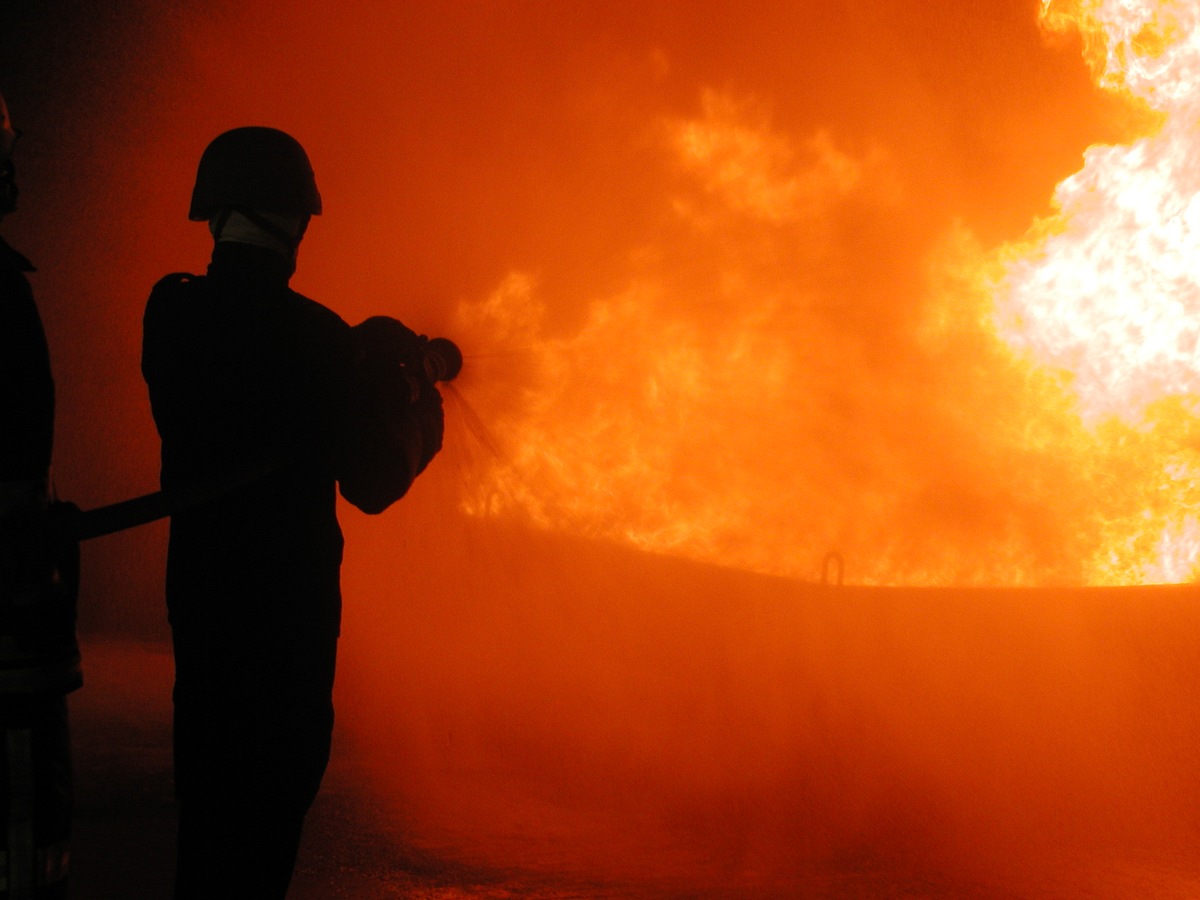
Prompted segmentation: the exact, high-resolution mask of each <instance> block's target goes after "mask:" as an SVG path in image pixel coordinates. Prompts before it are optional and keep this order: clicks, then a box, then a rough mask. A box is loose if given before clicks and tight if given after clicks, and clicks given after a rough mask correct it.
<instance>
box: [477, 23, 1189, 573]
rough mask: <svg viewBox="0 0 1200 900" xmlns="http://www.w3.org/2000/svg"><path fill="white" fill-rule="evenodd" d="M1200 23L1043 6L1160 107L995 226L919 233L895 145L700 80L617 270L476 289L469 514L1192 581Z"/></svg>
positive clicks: (667, 540)
mask: <svg viewBox="0 0 1200 900" xmlns="http://www.w3.org/2000/svg"><path fill="white" fill-rule="evenodd" d="M1196 18H1197V13H1196V12H1195V11H1194V10H1192V9H1191V8H1190V7H1185V6H1183V5H1171V4H1165V5H1163V6H1161V7H1159V8H1158V10H1157V12H1153V11H1149V10H1148V8H1144V7H1143V6H1141V5H1139V4H1135V3H1132V2H1121V3H1117V2H1107V3H1102V2H1084V0H1080V2H1076V3H1075V4H1073V5H1072V6H1070V7H1069V8H1068V7H1067V6H1066V5H1064V4H1060V3H1053V4H1051V3H1047V4H1045V5H1044V7H1043V10H1042V21H1043V24H1044V25H1045V27H1046V28H1048V29H1051V30H1063V29H1066V28H1075V29H1078V30H1079V31H1080V32H1081V33H1082V34H1083V35H1084V37H1085V49H1086V52H1087V53H1088V55H1089V56H1088V58H1089V61H1090V63H1091V65H1092V67H1093V70H1094V72H1095V73H1096V76H1097V79H1098V81H1099V82H1100V84H1101V85H1103V86H1104V87H1106V88H1108V89H1111V90H1117V91H1121V92H1123V93H1124V94H1125V95H1127V96H1128V97H1129V98H1130V99H1131V103H1137V104H1141V105H1143V106H1145V105H1149V108H1150V109H1152V110H1153V111H1154V112H1155V117H1154V121H1155V122H1156V123H1157V129H1156V131H1155V133H1154V134H1152V135H1149V136H1143V137H1140V138H1138V139H1137V140H1135V141H1133V142H1132V143H1130V144H1128V145H1124V146H1108V147H1100V146H1097V147H1092V148H1091V149H1089V150H1088V151H1087V153H1086V155H1085V165H1084V168H1083V169H1082V170H1081V171H1080V172H1079V173H1077V174H1076V175H1074V176H1072V177H1071V178H1068V179H1067V180H1065V181H1064V182H1063V183H1062V184H1061V185H1060V186H1059V188H1058V191H1057V193H1056V195H1055V198H1054V202H1055V206H1056V212H1055V213H1054V214H1053V215H1050V216H1048V217H1046V218H1044V219H1041V220H1039V221H1037V222H1035V223H1034V225H1033V226H1032V227H1031V228H1030V230H1029V232H1028V234H1027V235H1026V236H1025V237H1024V238H1023V239H1022V240H1020V241H1017V242H1014V243H1012V244H1009V245H1005V246H1002V247H1000V248H998V249H995V250H991V251H988V250H986V249H984V248H982V247H980V246H979V244H978V241H977V240H976V239H975V238H974V237H973V236H972V235H971V234H970V233H969V231H968V230H967V229H965V228H963V227H956V228H954V229H952V230H951V231H950V232H949V233H947V234H945V235H943V236H942V238H941V240H940V241H935V249H934V251H933V252H932V253H930V252H929V250H928V249H927V247H928V242H927V241H925V242H918V239H917V238H909V237H907V231H915V230H918V226H916V225H912V226H910V225H909V223H907V222H904V223H902V224H900V225H898V224H896V221H895V220H897V219H901V218H903V217H904V216H906V215H909V213H907V212H906V211H905V203H904V201H905V198H906V195H907V194H908V193H909V192H910V188H909V186H908V185H907V184H905V183H904V180H903V178H902V177H901V176H900V175H899V173H898V170H897V168H896V167H895V166H894V165H893V164H892V161H891V157H890V154H889V152H888V150H887V149H886V148H881V147H873V146H869V147H859V148H853V147H849V146H846V145H845V144H844V142H841V141H839V140H838V139H837V137H836V136H835V135H834V134H833V133H831V132H830V131H828V130H817V131H816V132H815V133H812V134H810V135H809V136H807V137H804V138H800V139H797V138H796V137H794V136H793V135H790V134H787V133H785V132H782V131H780V130H779V129H778V128H776V127H775V126H774V125H773V123H772V121H771V115H770V109H769V107H768V106H767V105H766V104H765V103H762V102H760V101H758V100H755V99H753V98H745V97H742V98H739V97H735V96H733V95H732V94H729V93H722V92H717V91H706V92H704V93H703V95H702V97H701V104H700V110H699V114H698V115H697V116H695V117H694V118H690V119H679V120H671V121H667V122H665V123H663V126H662V129H661V132H660V133H661V135H662V143H661V147H662V148H663V151H664V153H665V155H666V156H667V158H669V159H670V160H671V161H672V165H673V175H674V180H673V181H672V182H671V189H672V194H671V197H670V199H669V214H668V215H666V216H664V223H663V226H662V230H661V233H660V234H659V235H657V238H656V240H655V242H654V243H652V244H650V245H647V246H643V247H641V248H640V249H638V250H637V251H636V252H635V253H634V254H633V256H632V258H631V261H630V266H631V274H630V277H629V280H628V284H627V287H626V288H625V289H624V290H623V291H620V292H618V293H616V294H615V295H613V296H606V297H586V296H584V297H579V298H576V301H577V303H578V304H579V307H580V308H581V309H583V310H585V311H586V312H585V315H584V316H583V319H582V321H583V325H582V326H581V327H580V328H579V329H578V330H577V331H576V332H574V333H572V334H556V333H553V329H552V328H551V327H550V326H548V325H547V324H546V320H547V317H546V316H545V310H544V301H543V300H542V299H541V298H540V297H539V296H538V287H537V283H536V280H535V279H534V278H532V277H530V276H529V275H527V274H524V273H514V274H513V275H512V276H510V278H509V279H508V280H507V281H506V282H505V283H504V284H503V285H502V286H501V287H500V288H499V289H498V290H497V291H496V292H495V293H494V294H493V295H492V296H491V297H489V298H488V299H487V300H485V301H484V302H482V303H478V304H473V305H465V306H464V307H463V308H462V309H461V310H460V313H459V321H458V323H457V326H456V330H455V332H454V333H456V334H462V335H464V336H465V337H466V340H467V341H468V342H469V341H470V336H471V335H474V336H475V337H476V340H477V342H478V344H479V345H481V346H488V345H490V346H493V347H497V346H498V347H505V348H508V349H509V352H508V354H507V356H506V357H504V359H503V360H501V358H500V357H493V358H492V360H491V361H492V362H494V363H496V365H494V366H492V367H490V368H489V367H488V365H487V361H481V366H482V369H481V373H480V378H479V379H478V380H477V381H476V382H475V383H474V384H472V386H471V388H470V390H469V391H468V395H469V399H470V400H471V401H472V402H474V403H476V404H477V405H478V406H480V407H481V408H484V409H486V410H487V416H486V418H487V420H488V421H489V423H490V425H491V427H492V428H493V430H494V433H495V435H496V436H497V437H498V440H497V441H495V442H494V443H492V444H489V446H490V447H493V448H498V449H499V451H500V452H499V454H498V456H494V457H492V459H491V463H490V464H489V465H487V466H485V467H484V468H485V470H486V471H485V473H484V475H483V476H482V477H481V478H480V480H479V481H478V483H477V485H476V486H475V489H474V490H473V491H472V493H471V494H470V496H469V497H468V498H467V500H466V501H465V503H466V507H467V509H468V511H469V512H471V513H472V514H475V515H498V514H511V513H513V512H521V513H523V514H524V515H526V516H527V517H528V518H529V519H530V520H532V521H533V522H535V523H537V524H538V525H540V526H542V527H545V528H553V529H560V530H564V531H567V532H570V533H575V534H582V535H587V536H591V537H597V538H602V539H608V540H616V541H622V542H628V543H632V544H633V545H635V546H638V547H641V548H643V549H645V550H648V551H652V552H661V553H672V554H678V555H682V556H686V557H689V558H693V559H700V560H704V561H709V562H717V563H720V564H724V565H730V566H735V567H739V568H746V569H750V570H754V571H760V572H768V573H773V574H779V575H784V576H788V577H799V578H814V577H816V576H817V574H818V572H819V566H820V561H821V560H822V559H823V558H824V557H825V556H826V554H827V553H828V552H829V551H837V552H839V553H841V554H842V556H843V557H844V558H846V560H847V573H848V574H847V577H848V578H849V579H852V580H855V581H858V582H860V583H868V584H885V583H893V584H895V583H907V584H932V585H965V584H997V583H999V584H1112V583H1140V582H1157V581H1179V580H1182V579H1186V578H1189V577H1191V574H1192V571H1193V570H1194V569H1195V567H1196V564H1197V559H1198V555H1200V543H1198V542H1197V541H1198V538H1200V490H1198V489H1197V482H1196V465H1195V460H1194V455H1195V452H1196V451H1195V448H1196V447H1197V446H1200V444H1198V443H1197V441H1198V438H1200V435H1198V434H1197V419H1196V418H1195V417H1194V415H1193V408H1194V400H1193V396H1194V394H1195V392H1196V391H1197V387H1198V385H1200V381H1198V371H1197V353H1198V349H1197V348H1198V342H1200V324H1198V323H1197V320H1196V319H1195V317H1189V312H1190V311H1192V310H1196V309H1200V273H1198V272H1197V268H1196V266H1197V263H1196V262H1194V260H1195V259H1197V258H1200V257H1196V255H1195V253H1194V247H1195V244H1196V241H1195V237H1196V234H1197V229H1198V228H1200V201H1197V200H1196V199H1195V198H1196V197H1197V195H1198V192H1200V164H1197V163H1196V162H1194V161H1193V160H1194V154H1192V152H1191V150H1192V148H1193V147H1194V146H1195V144H1196V134H1195V127H1194V125H1193V123H1194V122H1195V121H1196V116H1195V115H1194V109H1192V106H1191V105H1192V104H1194V103H1195V100H1194V99H1193V95H1197V96H1200V92H1197V91H1195V90H1194V89H1188V88H1187V87H1185V86H1184V85H1185V83H1189V84H1192V85H1195V84H1196V83H1197V79H1196V77H1195V73H1196V72H1197V71H1198V70H1200V63H1198V62H1197V60H1198V59H1200V52H1198V51H1197V41H1198V38H1197V37H1196V35H1197V33H1198V30H1197V28H1196V21H1195V20H1196ZM1189 78H1190V81H1188V79H1189ZM1145 120H1146V117H1145V116H1143V117H1142V121H1145ZM909 206H911V204H909ZM516 361H520V362H521V363H522V364H523V367H518V368H519V375H514V374H513V371H514V365H513V364H514V363H515V362H516Z"/></svg>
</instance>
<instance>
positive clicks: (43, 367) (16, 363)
mask: <svg viewBox="0 0 1200 900" xmlns="http://www.w3.org/2000/svg"><path fill="white" fill-rule="evenodd" d="M31 271H33V266H32V265H30V263H29V260H27V259H25V257H24V256H22V255H21V254H19V253H17V252H16V251H15V250H13V249H12V248H11V247H10V246H9V245H8V244H7V243H6V242H5V241H4V240H3V239H0V494H2V495H0V694H63V693H67V692H69V691H73V690H75V689H76V688H77V687H79V685H80V684H81V683H82V676H81V674H80V668H79V647H78V644H77V642H76V639H75V602H76V593H77V590H76V589H77V584H78V566H79V561H78V547H77V546H75V545H74V544H73V543H71V542H70V541H68V540H65V539H63V538H61V537H59V536H57V535H56V534H55V533H54V531H53V529H52V528H51V523H50V520H49V517H48V509H47V504H46V493H45V492H46V487H45V486H46V484H47V481H48V478H49V470H50V456H51V449H52V446H53V440H54V380H53V378H52V376H51V373H50V355H49V352H48V351H47V347H46V335H45V331H44V330H43V328H42V320H41V317H40V316H39V315H38V310H37V305H36V303H35V302H34V298H33V290H32V289H31V288H30V286H29V280H28V278H26V276H25V273H26V272H31ZM22 494H23V495H24V496H22Z"/></svg>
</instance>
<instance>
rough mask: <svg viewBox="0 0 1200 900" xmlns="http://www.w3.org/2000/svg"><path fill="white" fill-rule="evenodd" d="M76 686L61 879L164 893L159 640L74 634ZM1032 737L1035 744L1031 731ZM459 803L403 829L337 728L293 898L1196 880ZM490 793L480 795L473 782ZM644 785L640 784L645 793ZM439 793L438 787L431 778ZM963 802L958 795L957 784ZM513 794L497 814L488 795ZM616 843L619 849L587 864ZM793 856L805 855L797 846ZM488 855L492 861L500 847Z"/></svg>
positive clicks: (874, 890) (613, 815) (1095, 852)
mask: <svg viewBox="0 0 1200 900" xmlns="http://www.w3.org/2000/svg"><path fill="white" fill-rule="evenodd" d="M84 653H85V666H86V684H85V687H84V688H83V689H82V690H81V691H80V692H78V693H76V694H75V695H73V696H72V698H71V718H72V728H73V748H74V757H75V768H76V799H77V809H76V817H75V835H74V858H73V877H72V889H73V891H72V895H73V896H74V897H76V898H86V900H105V898H122V900H142V898H146V900H149V898H165V897H169V895H170V881H171V872H172V866H173V840H174V812H173V806H172V800H171V754H170V684H171V675H172V664H171V657H170V651H169V648H168V647H166V646H163V645H160V644H147V643H131V642H118V641H109V640H106V641H100V642H85V645H84ZM1030 752H1031V753H1034V752H1036V749H1035V748H1031V751H1030ZM453 775H454V778H455V780H456V782H457V787H456V788H455V790H457V791H459V792H461V794H462V795H463V796H462V797H461V798H459V799H457V800H455V801H454V802H450V803H448V804H447V809H448V810H454V809H462V808H463V805H464V804H468V805H469V804H470V802H471V799H470V798H471V796H472V794H477V795H478V796H479V797H480V800H481V802H483V803H484V804H485V805H486V807H487V808H488V810H489V813H491V814H490V815H489V816H488V817H485V818H482V819H476V818H475V817H472V816H461V817H459V819H458V821H455V818H454V816H453V815H450V816H448V817H443V818H440V819H439V818H438V817H437V816H431V815H430V814H429V812H428V811H427V810H426V811H425V812H424V814H423V815H421V816H419V817H417V819H416V821H419V822H420V823H421V824H420V826H419V828H415V827H414V826H413V825H412V823H411V822H409V821H406V817H405V809H404V802H403V801H400V802H396V799H395V798H388V797H386V796H385V794H386V791H381V790H380V787H379V784H378V781H377V779H374V778H372V776H371V774H370V767H369V765H368V760H367V758H366V754H365V752H364V749H363V748H362V747H360V746H359V744H358V740H357V738H356V736H354V735H352V734H347V733H345V730H344V729H339V732H338V734H337V736H336V737H335V745H334V753H333V759H332V762H331V765H330V768H329V771H328V774H327V777H326V779H325V783H324V786H323V788H322V792H321V795H320V797H319V798H318V800H317V803H316V805H315V807H314V809H313V810H312V812H311V814H310V817H309V820H308V823H307V826H306V833H305V839H304V845H303V847H302V850H301V858H300V861H299V864H298V867H297V872H296V877H295V880H294V883H293V889H292V891H291V894H290V897H292V898H293V900H326V898H362V900H385V898H429V900H434V898H436V900H457V898H518V897H529V898H540V900H566V898H597V900H600V898H619V897H625V898H664V900H673V898H685V897H689V898H723V897H730V898H738V897H767V898H774V897H780V898H782V897H830V898H869V897H898V898H910V897H911V898H918V897H935V898H959V897H962V898H967V897H972V898H975V897H978V898H1020V897H1030V898H1041V897H1063V898H1076V897H1079V898H1083V897H1097V898H1109V897H1111V898H1121V897H1145V896H1155V897H1165V898H1171V897H1180V898H1182V897H1192V896H1195V895H1196V891H1197V889H1198V888H1200V860H1198V859H1197V856H1198V855H1197V854H1196V853H1195V852H1194V850H1193V851H1188V850H1186V849H1184V850H1181V849H1180V848H1179V847H1178V846H1167V845H1165V844H1164V845H1161V846H1149V847H1148V846H1146V845H1144V844H1143V845H1141V846H1138V847H1130V848H1129V849H1128V850H1127V851H1126V852H1114V851H1113V848H1112V847H1110V846H1105V847H1104V848H1102V849H1101V848H1099V847H1098V846H1089V845H1088V844H1087V843H1086V842H1085V843H1083V844H1080V845H1078V846H1074V847H1071V846H1067V845H1065V844H1063V845H1058V846H1041V847H1035V846H1032V845H1031V844H1029V843H1021V842H1012V841H1011V840H1009V841H1008V842H1007V843H1006V844H1005V845H1004V846H1003V847H1000V848H999V849H998V852H999V854H1000V855H1001V856H1002V859H1001V860H999V861H998V863H999V864H998V865H991V866H985V867H975V866H963V865H961V860H955V859H948V858H945V857H943V858H940V859H939V858H938V857H936V856H928V855H921V854H918V855H916V856H914V855H912V854H911V853H910V852H909V850H910V848H911V841H909V840H907V839H905V838H903V837H902V836H897V835H892V836H891V837H888V836H887V831H886V829H885V830H882V831H880V832H878V833H876V834H875V835H874V836H873V837H872V838H870V839H861V840H858V841H854V842H850V843H847V844H845V845H844V846H842V847H841V848H840V849H839V850H838V852H836V853H832V854H826V855H825V856H823V857H821V858H819V859H818V858H809V859H807V861H804V862H802V863H799V864H797V865H795V866H792V867H780V866H779V865H778V853H776V854H775V857H774V859H773V860H766V861H765V862H766V864H764V865H763V866H762V867H761V868H760V869H758V870H756V868H755V865H754V862H753V859H750V858H748V857H747V853H746V850H745V845H746V838H747V832H748V831H753V830H754V818H755V816H754V812H753V810H749V811H747V810H745V809H743V810H741V811H740V812H736V811H735V814H733V815H731V817H730V819H729V821H728V822H726V823H724V827H722V826H721V823H719V822H718V823H716V824H715V825H711V826H710V827H709V828H708V829H707V831H706V835H705V837H704V839H703V840H697V839H696V834H695V832H694V831H683V832H672V831H671V830H669V829H662V828H661V827H651V826H650V825H648V823H647V822H645V821H638V818H639V817H649V818H653V814H652V812H648V811H647V810H648V809H649V807H650V806H652V804H653V800H652V798H651V799H650V800H649V803H648V805H647V806H643V807H640V808H639V809H632V808H631V807H630V806H629V805H628V804H627V803H615V804H613V805H612V806H609V807H606V806H605V804H603V803H592V804H591V805H590V806H589V807H588V808H585V809H583V810H580V809H578V808H574V809H572V808H570V804H565V805H564V804H560V803H556V802H555V800H554V798H552V797H546V796H541V797H531V796H530V791H529V788H528V785H526V784H523V783H509V784H506V783H505V782H504V780H503V779H500V778H497V777H496V773H495V772H494V771H486V770H484V769H482V768H481V769H475V770H472V769H470V768H460V769H459V770H457V771H455V772H454V773H453ZM485 793H486V794H487V795H488V796H487V797H486V798H484V797H483V794H485ZM650 793H651V794H652V793H653V792H650ZM442 796H443V797H444V796H445V794H444V793H443V794H442ZM963 802H964V804H968V805H969V804H970V802H971V798H964V801H963ZM504 809H509V810H510V811H511V812H510V814H507V815H505V814H496V813H493V811H495V810H504ZM612 854H619V855H620V856H621V857H622V859H621V860H620V863H619V865H603V864H598V863H597V858H598V857H603V856H605V855H612ZM800 856H801V857H803V854H800ZM498 860H499V861H500V862H497V861H498Z"/></svg>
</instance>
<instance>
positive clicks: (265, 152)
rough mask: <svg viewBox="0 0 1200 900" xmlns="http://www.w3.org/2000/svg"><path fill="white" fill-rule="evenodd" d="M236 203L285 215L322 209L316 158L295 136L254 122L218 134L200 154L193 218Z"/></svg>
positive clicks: (196, 219) (203, 217)
mask: <svg viewBox="0 0 1200 900" xmlns="http://www.w3.org/2000/svg"><path fill="white" fill-rule="evenodd" d="M231 208H233V209H252V210H258V211H260V212H268V213H276V214H278V215H284V216H310V215H312V216H319V215H320V214H321V195H320V193H318V192H317V181H316V178H315V177H314V176H313V170H312V164H311V163H309V161H308V154H307V153H305V152H304V148H303V147H301V146H300V144H299V142H298V141H297V140H296V139H295V138H294V137H292V136H291V135H289V134H286V133H285V132H282V131H279V130H278V129H275V128H262V127H259V126H250V127H246V128H234V129H233V130H232V131H226V132H225V133H224V134H222V135H218V136H217V137H216V138H214V139H213V142H212V143H211V144H209V145H208V147H207V149H205V151H204V155H203V156H201V157H200V167H199V168H198V169H197V171H196V187H195V188H194V189H193V191H192V207H191V210H190V211H189V212H188V218H189V219H191V220H192V221H193V222H203V221H206V220H208V219H211V218H212V217H213V216H214V215H216V214H217V213H218V212H220V211H221V210H222V209H231Z"/></svg>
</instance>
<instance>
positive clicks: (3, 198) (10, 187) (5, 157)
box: [0, 95, 20, 218]
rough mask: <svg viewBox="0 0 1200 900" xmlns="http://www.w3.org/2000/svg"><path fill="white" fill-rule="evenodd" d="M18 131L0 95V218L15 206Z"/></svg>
mask: <svg viewBox="0 0 1200 900" xmlns="http://www.w3.org/2000/svg"><path fill="white" fill-rule="evenodd" d="M19 136H20V132H19V131H17V130H16V129H15V128H13V126H12V120H11V119H9V117H8V105H7V104H6V103H5V102H4V97H3V95H0V218H3V217H4V215H5V213H10V212H12V211H13V210H14V209H16V208H17V176H16V169H15V167H14V166H13V147H14V146H15V145H16V143H17V138H18V137H19Z"/></svg>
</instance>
